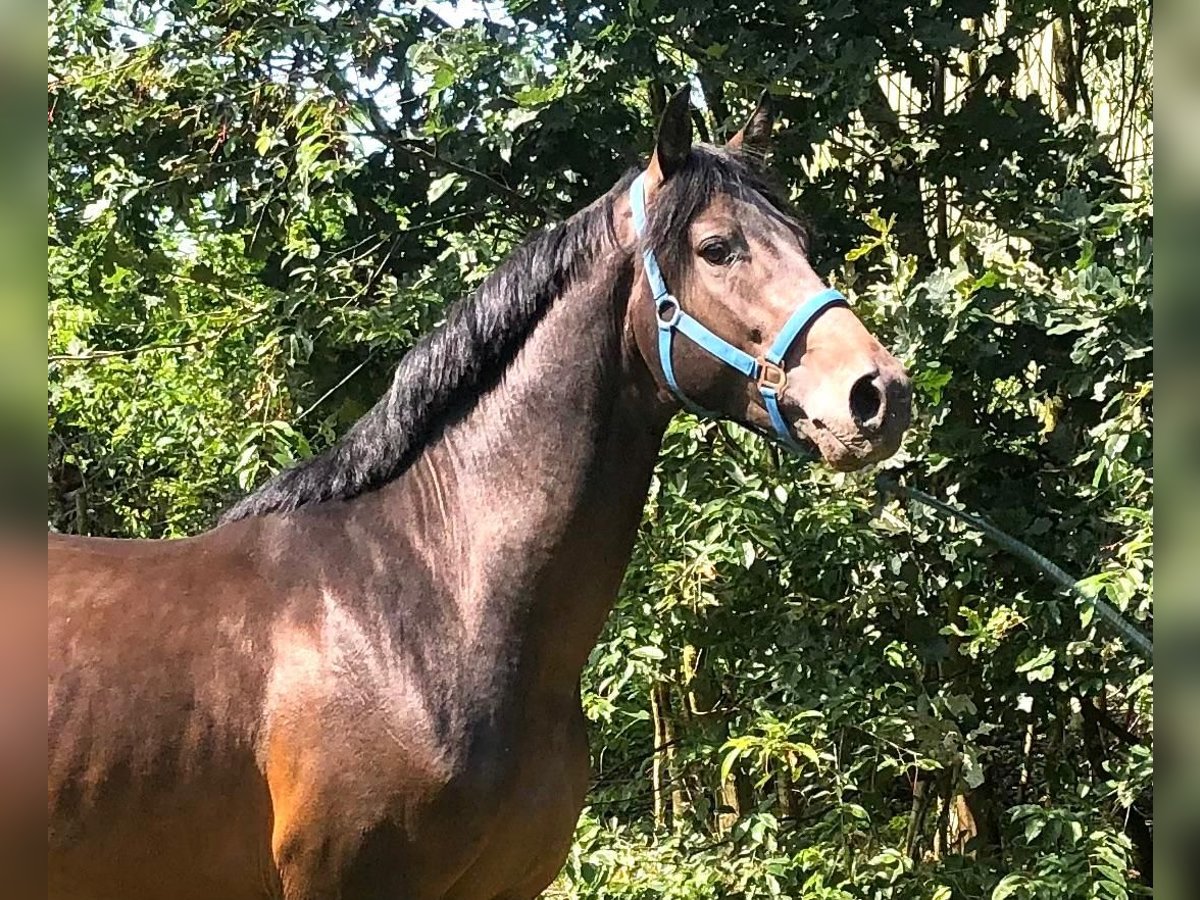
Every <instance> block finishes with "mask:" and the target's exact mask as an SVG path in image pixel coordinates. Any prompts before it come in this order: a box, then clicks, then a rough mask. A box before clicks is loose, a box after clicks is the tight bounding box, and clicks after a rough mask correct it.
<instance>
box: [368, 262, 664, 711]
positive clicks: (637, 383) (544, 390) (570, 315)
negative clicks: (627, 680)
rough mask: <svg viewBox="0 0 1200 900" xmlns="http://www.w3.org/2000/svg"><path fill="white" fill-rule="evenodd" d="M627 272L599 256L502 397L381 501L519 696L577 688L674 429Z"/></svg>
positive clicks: (505, 380)
mask: <svg viewBox="0 0 1200 900" xmlns="http://www.w3.org/2000/svg"><path fill="white" fill-rule="evenodd" d="M634 274H635V267H634V262H633V253H632V251H631V250H630V249H629V248H625V249H620V248H614V249H613V250H612V251H611V252H608V253H603V254H600V255H599V257H598V258H597V260H596V264H595V266H594V267H593V271H592V272H591V274H590V277H587V278H585V279H582V280H580V281H578V282H577V283H576V284H574V285H573V286H572V287H571V288H569V289H568V290H567V291H566V292H565V293H564V294H563V295H562V296H560V297H559V298H557V299H556V300H555V302H554V303H553V305H552V306H551V308H550V309H549V310H548V311H547V312H546V314H545V316H544V318H543V319H542V321H541V322H540V323H539V324H538V326H537V327H536V328H535V329H534V331H533V332H532V333H531V334H530V335H529V336H528V338H527V339H526V343H525V345H524V346H523V347H522V349H521V350H520V352H519V353H518V355H517V358H516V359H515V360H514V362H513V363H512V364H511V366H510V367H509V369H508V370H507V371H506V372H505V374H504V376H503V377H502V378H501V379H500V382H499V383H498V384H497V385H496V387H494V388H493V389H492V390H491V391H489V392H488V393H487V394H486V395H485V396H484V397H482V398H481V399H480V400H479V401H478V403H477V404H476V405H475V407H474V408H473V409H472V411H471V412H470V413H469V414H468V415H466V416H465V417H464V418H463V419H462V420H461V421H459V422H458V423H457V424H455V425H453V426H451V427H450V428H448V429H447V430H446V432H445V433H444V436H443V438H442V439H441V440H439V441H438V442H437V443H435V444H434V445H432V446H431V447H429V448H428V449H427V450H426V452H425V453H423V454H422V457H421V458H420V459H419V460H418V461H417V463H416V464H414V466H413V467H412V468H411V469H410V470H409V472H408V473H406V475H405V476H404V477H403V478H402V479H401V480H400V482H399V483H397V484H396V485H395V486H394V488H393V489H389V491H390V492H391V493H393V494H394V495H395V497H394V500H388V499H384V498H381V500H382V502H385V503H388V504H389V506H390V507H391V509H392V510H394V514H395V515H397V516H400V517H402V521H403V522H404V523H405V524H404V525H403V527H406V528H408V529H410V530H411V529H412V528H413V527H414V524H415V525H416V527H417V528H418V529H419V531H420V532H421V533H420V535H419V536H418V538H417V542H416V544H414V546H419V547H420V548H421V550H420V552H421V553H422V555H424V556H425V562H426V564H427V565H429V566H431V567H432V568H434V569H435V570H440V571H441V572H443V573H444V577H445V578H446V579H447V580H448V581H449V582H450V584H449V585H448V587H449V590H448V591H447V593H448V595H449V596H450V598H451V601H450V602H453V603H455V604H457V605H458V610H457V612H458V620H459V622H460V623H461V634H462V635H463V638H462V639H463V640H465V641H466V643H467V644H469V646H470V647H471V651H472V653H478V654H481V655H482V656H484V657H485V658H492V659H495V660H497V662H499V663H500V665H498V666H497V667H496V668H497V669H499V670H502V671H515V672H518V673H520V678H521V680H522V682H524V683H525V686H526V687H532V685H530V684H529V681H530V680H531V679H532V681H534V682H537V683H538V684H540V685H541V686H543V687H547V688H552V689H564V690H572V691H573V690H574V689H575V686H576V685H577V683H578V678H579V674H580V672H581V670H582V668H583V665H584V663H585V662H586V660H587V657H588V654H589V653H590V652H591V649H592V647H593V646H594V645H595V642H596V639H597V638H598V636H599V633H600V630H601V628H602V627H603V624H604V621H605V619H606V618H607V616H608V613H609V610H610V609H611V606H612V603H613V600H614V599H615V596H616V593H617V590H618V588H619V586H620V582H621V578H622V575H623V573H624V570H625V567H626V566H627V564H628V562H629V558H630V555H631V552H632V547H633V542H634V540H635V537H636V533H637V528H638V524H639V522H640V519H641V513H642V509H643V507H644V505H645V500H646V493H647V489H648V486H649V481H650V476H651V473H652V471H653V468H654V462H655V459H656V457H657V455H658V450H659V445H660V443H661V440H662V435H663V431H664V429H665V426H666V424H667V421H668V420H669V418H670V412H671V410H670V409H669V408H668V407H667V406H666V405H664V404H663V403H662V401H661V400H660V399H659V397H658V394H657V391H656V389H655V387H654V384H653V382H652V380H651V378H650V375H649V372H648V371H647V370H646V367H645V364H644V363H643V362H642V361H641V358H640V356H639V355H638V353H637V350H636V347H635V343H634V341H633V338H632V330H631V326H630V324H629V322H628V316H627V312H628V307H629V298H630V294H631V292H632V291H633V287H634ZM381 493H385V494H386V493H388V491H385V492H381ZM414 511H419V512H418V514H417V515H416V516H413V512H414ZM398 524H399V523H398ZM448 561H453V562H450V563H449V564H448Z"/></svg>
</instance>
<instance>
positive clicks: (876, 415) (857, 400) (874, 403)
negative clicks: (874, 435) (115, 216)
mask: <svg viewBox="0 0 1200 900" xmlns="http://www.w3.org/2000/svg"><path fill="white" fill-rule="evenodd" d="M882 412H883V391H882V390H880V388H879V384H878V383H877V377H876V376H875V375H864V376H863V377H862V378H860V379H858V381H856V382H854V387H852V388H850V415H851V416H852V417H853V418H854V423H855V424H856V425H859V426H866V427H869V428H874V427H876V426H878V425H879V422H880V420H881V419H882Z"/></svg>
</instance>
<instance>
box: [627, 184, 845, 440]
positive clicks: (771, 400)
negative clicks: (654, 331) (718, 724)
mask: <svg viewBox="0 0 1200 900" xmlns="http://www.w3.org/2000/svg"><path fill="white" fill-rule="evenodd" d="M629 200H630V203H631V205H632V206H633V227H634V229H635V230H636V231H637V234H638V237H639V238H642V263H643V266H644V268H645V270H646V280H647V281H649V282H650V290H651V292H652V293H653V295H654V311H655V318H656V319H657V321H658V361H659V364H660V365H661V366H662V371H663V376H664V377H665V378H666V379H667V385H668V386H669V387H670V388H671V392H672V393H673V394H674V395H675V396H676V397H678V398H679V400H680V401H681V402H682V403H683V405H684V406H686V407H688V408H689V409H690V410H692V411H693V412H695V413H697V414H699V415H704V416H708V417H710V418H720V416H718V415H717V414H716V413H713V412H710V411H709V410H706V409H704V408H702V407H700V406H697V405H696V404H695V403H693V402H692V401H691V400H689V399H688V397H687V395H686V394H685V393H684V392H683V389H682V388H680V387H679V382H678V381H676V379H675V365H674V363H673V362H672V359H671V351H672V347H673V343H674V340H675V333H676V332H678V333H680V334H682V335H683V336H684V337H686V338H688V339H689V340H690V341H692V343H694V344H698V345H699V346H700V347H702V348H703V349H704V350H705V351H707V352H708V353H709V354H710V355H711V356H715V357H716V358H717V359H719V360H720V361H721V362H723V363H725V364H726V365H727V366H730V367H732V368H734V369H737V370H738V371H739V372H741V373H742V374H743V375H744V376H746V377H747V378H749V379H752V380H753V381H754V382H755V383H756V384H757V385H758V392H759V394H760V395H761V396H762V399H763V406H765V407H766V410H767V415H768V416H769V417H770V419H771V427H772V428H774V429H775V435H776V437H778V438H779V440H780V441H782V442H783V443H784V444H786V445H787V446H788V447H789V448H791V449H792V450H797V451H799V450H802V449H803V448H802V447H801V446H800V445H799V443H797V441H796V439H795V437H793V436H792V430H791V428H789V427H788V423H787V420H786V419H784V417H783V412H782V411H781V410H780V409H779V397H780V395H781V394H783V392H784V390H785V389H786V388H787V371H786V370H785V369H784V367H783V366H784V362H783V360H784V357H785V356H787V352H788V351H789V350H790V349H791V348H792V344H794V343H796V341H797V340H799V338H800V336H801V335H803V334H804V332H805V331H806V330H807V329H808V327H809V326H810V325H812V323H813V322H814V321H815V320H816V318H817V316H819V315H820V314H821V313H823V312H824V311H825V310H826V309H828V308H829V307H831V306H837V305H842V306H848V305H849V302H848V301H847V300H846V297H845V295H843V294H842V292H841V291H837V290H834V289H833V288H826V289H825V290H823V291H818V292H817V293H816V294H814V295H813V296H811V297H809V298H808V299H807V300H804V301H803V302H802V303H801V304H800V305H799V306H798V307H796V309H795V311H794V312H793V313H792V314H791V315H790V316H789V317H788V320H787V321H786V322H784V323H783V328H781V329H780V330H779V334H778V335H776V337H775V340H774V341H772V343H771V346H770V348H769V349H768V350H767V352H766V353H764V354H763V355H762V356H760V357H757V358H755V357H753V356H751V355H750V354H749V353H747V352H746V351H745V350H741V349H739V348H737V347H735V346H734V345H733V344H731V343H729V341H727V340H725V339H724V338H722V337H719V336H717V335H716V334H714V333H713V332H711V331H709V330H708V329H707V328H706V327H704V325H702V324H701V323H700V322H699V321H698V320H697V319H694V318H692V317H691V316H689V315H688V314H687V313H685V312H684V311H683V309H682V308H681V307H680V305H679V301H678V300H677V299H676V298H675V297H674V296H673V295H672V294H671V292H670V291H669V290H668V289H667V282H666V280H665V279H664V278H663V274H662V269H660V268H659V265H658V259H657V258H656V257H655V256H654V251H653V250H652V249H651V248H650V247H649V246H647V245H646V243H645V236H646V173H645V172H643V173H642V174H640V175H638V177H637V178H636V179H635V180H634V182H633V185H632V186H631V187H630V189H629Z"/></svg>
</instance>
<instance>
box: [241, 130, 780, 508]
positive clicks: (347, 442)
mask: <svg viewBox="0 0 1200 900" xmlns="http://www.w3.org/2000/svg"><path fill="white" fill-rule="evenodd" d="M638 171H639V170H638V169H633V170H631V171H629V172H627V173H626V174H625V176H624V177H622V178H621V180H620V181H618V182H617V184H616V185H615V186H614V187H613V188H612V189H611V190H610V191H609V192H608V194H606V195H605V196H604V197H602V198H600V200H599V201H597V202H596V203H593V204H592V205H590V206H588V207H587V208H585V209H583V210H581V211H580V212H578V213H576V214H575V215H574V216H572V217H571V218H569V219H567V220H566V221H565V222H562V223H557V224H555V225H551V226H549V227H547V228H545V229H542V230H541V231H538V232H535V233H534V234H533V235H531V236H530V237H529V238H527V239H526V240H525V242H524V243H523V244H521V245H520V246H519V247H518V248H517V249H516V250H514V251H513V252H512V253H511V254H510V255H509V256H508V258H507V259H506V260H505V261H504V262H503V263H502V264H501V265H500V267H499V268H498V269H496V271H495V272H493V273H492V274H491V275H490V276H489V277H488V278H487V279H486V280H485V281H484V282H483V284H481V285H480V286H479V288H478V289H477V290H476V291H475V293H474V294H472V295H470V296H468V297H466V298H464V299H463V300H460V301H459V302H457V303H456V304H454V305H453V306H451V307H450V309H449V311H448V313H447V316H446V320H445V322H444V323H443V324H442V325H440V326H439V327H438V328H437V329H435V330H434V331H432V332H430V333H429V334H427V335H426V336H425V337H423V338H422V339H421V340H419V341H418V342H417V343H416V344H415V345H414V346H413V348H412V349H411V350H409V351H408V353H407V354H405V356H404V357H403V358H402V359H401V360H400V363H399V365H398V366H397V368H396V374H395V376H394V377H393V379H392V385H391V387H390V388H389V389H388V391H387V393H386V394H384V395H383V397H381V398H380V399H379V401H378V402H376V404H375V405H374V406H373V407H372V408H371V409H370V410H368V411H367V412H366V413H365V414H364V415H363V416H362V418H360V419H359V420H358V421H357V422H355V423H354V425H352V426H351V427H350V430H349V431H347V433H346V434H345V435H344V436H343V437H342V438H341V440H339V441H338V442H337V443H335V444H333V445H332V446H330V447H329V448H327V449H326V450H324V451H323V452H321V453H318V454H316V455H314V456H312V457H310V458H308V459H305V460H301V461H300V462H297V463H295V464H294V465H292V466H291V467H289V468H287V469H284V470H283V471H281V472H279V473H277V474H276V475H274V476H273V477H272V478H270V479H269V480H268V481H267V482H266V483H264V484H263V485H262V486H261V487H259V488H257V489H256V490H255V491H253V492H252V493H250V494H248V495H247V496H245V497H243V498H242V499H241V500H239V501H238V502H237V503H235V504H234V505H233V506H231V507H230V508H229V509H228V510H226V511H225V513H224V514H223V515H222V516H221V522H222V523H225V522H233V521H237V520H239V519H245V518H249V517H251V516H261V515H267V514H269V513H287V512H291V511H293V510H296V509H298V508H300V507H302V506H306V505H309V504H313V503H321V502H325V501H329V500H349V499H351V498H353V497H356V496H358V495H360V494H363V493H366V492H368V491H371V490H374V489H376V488H378V487H381V486H383V485H384V484H386V483H387V482H389V481H391V480H393V479H394V478H396V477H397V476H399V475H401V474H402V473H403V472H404V471H405V470H406V469H407V468H408V467H409V466H410V465H412V463H413V461H414V460H415V459H416V458H417V456H418V455H419V453H420V452H421V450H422V449H424V447H425V446H426V445H427V444H428V443H429V442H430V441H431V440H432V439H433V438H434V436H435V435H436V434H437V433H438V431H439V429H440V427H441V426H442V425H443V424H444V423H445V421H446V420H447V419H448V417H450V416H452V415H455V414H463V413H465V412H466V411H468V410H469V409H470V408H471V407H472V406H473V405H474V403H475V402H476V401H477V400H478V399H479V397H480V396H482V395H483V394H484V393H485V392H486V391H487V390H489V389H490V388H491V387H492V386H494V385H495V384H496V383H497V382H498V381H499V379H500V377H501V376H502V375H503V373H504V371H505V370H506V369H507V368H508V366H509V364H510V363H511V362H512V361H513V359H515V358H516V356H517V353H518V351H519V350H520V349H521V347H522V346H523V345H524V343H525V340H526V338H527V337H528V336H529V335H530V334H531V333H532V332H533V330H534V328H536V327H537V324H538V323H539V322H540V321H541V320H542V318H543V316H544V315H545V314H546V311H547V310H548V309H549V308H550V306H551V305H552V304H553V302H554V300H555V299H556V298H557V297H559V296H561V295H562V294H563V293H564V292H565V291H566V290H567V289H568V288H569V287H570V286H571V285H572V283H574V282H575V281H576V279H578V278H580V277H582V276H584V275H586V273H587V272H588V271H589V269H590V268H591V267H592V263H593V261H594V260H595V259H596V258H597V257H598V256H599V255H600V254H601V253H602V252H604V251H605V250H607V249H610V248H611V247H613V246H614V245H615V244H616V243H617V236H616V225H615V220H614V215H613V210H614V203H615V201H616V199H617V198H618V197H620V196H621V195H623V194H624V193H625V192H626V191H627V190H628V189H629V185H630V184H631V183H632V181H633V179H634V177H635V176H636V174H637V172H638ZM721 192H726V193H733V194H736V195H738V196H748V197H754V198H755V199H756V200H757V202H759V203H762V202H763V201H764V200H765V201H766V202H768V203H769V204H770V205H771V206H773V207H775V208H776V209H780V210H783V209H784V206H783V205H782V201H780V200H779V198H778V195H777V194H776V193H775V192H774V191H773V190H771V189H770V188H769V187H768V186H767V185H766V184H765V183H764V182H763V180H762V173H761V169H759V167H758V166H757V165H755V164H754V162H753V160H751V159H749V158H748V157H745V156H743V155H741V154H738V153H734V152H731V151H728V150H724V149H718V148H714V147H708V146H703V145H701V146H697V147H695V148H694V149H693V151H692V153H691V156H690V157H689V158H688V160H687V162H686V163H685V164H684V166H683V167H682V168H681V169H680V170H679V171H678V172H677V173H675V174H674V175H672V177H671V178H669V179H667V181H666V182H665V184H664V187H663V192H662V194H661V195H660V197H659V199H658V200H657V201H656V202H655V203H654V204H653V208H652V210H651V213H650V217H649V222H648V231H647V236H646V239H647V240H648V242H649V243H650V245H651V246H652V247H654V248H655V251H656V252H657V253H659V254H660V256H661V259H662V262H663V265H664V270H666V271H667V273H668V274H669V275H670V274H678V273H679V272H680V267H681V265H683V264H684V261H683V259H682V254H681V253H680V252H679V248H680V246H682V245H685V244H686V241H683V240H682V239H681V238H682V236H683V235H686V233H687V226H688V225H689V224H690V223H691V221H692V219H693V218H694V217H695V216H696V215H697V214H698V213H699V212H701V211H702V210H703V209H704V208H705V207H706V206H707V205H708V204H710V203H711V202H712V200H713V198H714V197H715V196H716V195H717V194H718V193H721Z"/></svg>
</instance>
